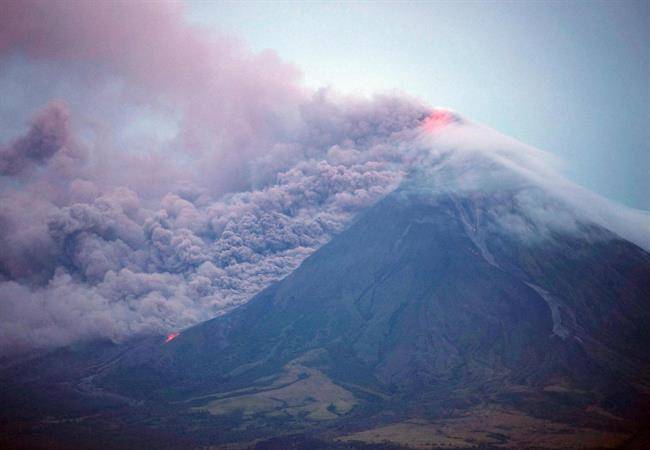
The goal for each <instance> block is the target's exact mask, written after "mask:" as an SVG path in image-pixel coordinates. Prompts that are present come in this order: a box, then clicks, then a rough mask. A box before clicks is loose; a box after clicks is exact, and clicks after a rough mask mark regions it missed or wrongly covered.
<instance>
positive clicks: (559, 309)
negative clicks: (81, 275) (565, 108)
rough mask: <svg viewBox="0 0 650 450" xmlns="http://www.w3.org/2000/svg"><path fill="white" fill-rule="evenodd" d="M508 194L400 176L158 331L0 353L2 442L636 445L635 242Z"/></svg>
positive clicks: (648, 313) (639, 296)
mask: <svg viewBox="0 0 650 450" xmlns="http://www.w3.org/2000/svg"><path fill="white" fill-rule="evenodd" d="M513 198H514V197H513V194H512V193H509V192H501V193H499V194H498V195H497V196H495V195H491V196H490V197H487V196H485V195H483V194H479V193H474V194H473V193H468V194H467V195H463V196H458V195H451V194H436V195H432V194H430V193H428V192H427V191H426V189H423V188H422V187H421V186H419V185H418V184H417V183H412V184H410V185H409V184H407V185H405V186H403V187H402V188H401V189H399V190H398V191H396V192H395V193H393V194H391V195H390V196H388V197H387V198H386V199H384V200H383V201H382V202H380V203H379V204H377V205H375V206H374V207H373V208H371V209H370V210H368V211H367V212H366V213H365V214H364V215H363V216H362V217H361V218H360V219H359V220H357V222H356V223H355V224H354V225H352V226H351V227H350V228H349V229H348V230H346V231H345V232H343V233H342V234H340V235H339V236H337V237H335V238H334V239H333V240H332V241H331V242H330V243H329V244H327V245H325V246H324V247H322V248H321V249H320V250H319V251H317V252H316V253H315V254H313V255H312V256H311V257H309V258H308V259H307V260H305V262H304V263H303V264H302V265H301V266H300V267H299V268H298V269H297V270H296V271H295V272H294V273H292V274H291V275H290V276H288V277H287V278H285V279H283V280H281V281H279V282H278V283H276V284H274V285H272V286H270V287H269V288H267V289H266V290H264V291H263V292H261V293H260V294H258V295H257V296H256V297H254V298H253V299H252V300H251V301H250V302H249V303H247V304H246V305H244V306H242V307H240V308H238V309H236V310H234V311H232V312H230V313H228V314H226V315H224V316H221V317H218V318H216V319H213V320H211V321H208V322H205V323H203V324H200V325H198V326H195V327H193V328H190V329H188V330H183V331H182V332H181V334H180V335H179V336H178V337H176V338H175V339H173V340H171V341H169V342H165V341H166V339H165V337H163V336H146V337H141V338H138V339H133V340H131V341H129V342H125V343H121V344H114V343H110V342H89V343H84V344H79V345H77V346H74V347H69V348H65V349H59V350H56V351H53V352H50V353H48V354H46V355H32V356H31V357H26V356H25V357H23V359H22V360H21V361H16V360H7V361H4V362H3V366H2V367H3V368H2V370H0V379H1V382H2V392H1V398H0V400H1V401H2V405H3V406H2V409H1V411H0V430H1V431H2V433H1V436H2V437H1V438H0V439H1V441H0V444H1V445H2V447H3V448H45V447H48V448H56V447H60V448H66V447H67V448H72V447H74V448H86V447H87V448H126V447H128V448H137V447H150V448H151V447H156V448H192V447H213V448H268V449H275V448H277V449H287V448H310V449H319V448H323V449H325V448H327V449H365V448H375V449H389V448H390V449H393V448H504V447H507V448H553V449H562V448H644V446H645V445H647V444H648V442H649V441H648V436H647V434H644V432H645V427H646V426H647V424H648V423H650V327H649V324H650V255H649V254H648V253H647V252H645V251H644V250H642V249H641V248H639V247H637V246H635V245H633V244H631V243H629V242H627V241H624V240H622V239H620V238H619V237H618V236H616V235H614V234H612V233H610V232H609V231H607V230H605V229H603V228H600V227H598V226H596V225H593V224H590V223H580V224H578V225H577V226H576V227H577V228H576V229H573V230H570V231H563V230H561V229H553V228H548V229H547V228H541V227H540V225H539V223H538V222H536V221H534V220H531V219H529V218H528V217H527V216H526V214H525V213H524V212H523V211H521V210H519V209H518V206H517V203H516V201H514V199H513ZM549 208H551V209H552V208H558V210H561V208H563V206H562V205H560V204H557V205H556V204H554V203H553V202H550V203H549ZM506 212H507V214H510V215H511V216H512V217H515V218H517V219H518V220H519V222H517V223H518V224H519V227H520V228H521V227H524V228H525V230H526V231H525V232H517V231H513V230H511V229H506V228H504V226H503V224H502V223H501V222H500V221H499V220H498V219H499V217H503V215H504V214H505V213H506Z"/></svg>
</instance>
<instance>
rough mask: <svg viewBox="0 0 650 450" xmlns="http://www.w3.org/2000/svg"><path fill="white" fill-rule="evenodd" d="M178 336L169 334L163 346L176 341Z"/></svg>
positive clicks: (177, 334)
mask: <svg viewBox="0 0 650 450" xmlns="http://www.w3.org/2000/svg"><path fill="white" fill-rule="evenodd" d="M179 335H180V333H169V334H168V335H167V339H165V344H167V343H168V342H171V341H173V340H174V339H176V338H177V337H178V336H179Z"/></svg>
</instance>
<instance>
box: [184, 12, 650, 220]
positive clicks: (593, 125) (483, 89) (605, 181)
mask: <svg viewBox="0 0 650 450" xmlns="http://www.w3.org/2000/svg"><path fill="white" fill-rule="evenodd" d="M189 5H190V8H189V10H188V11H187V17H188V19H189V20H190V21H192V22H195V23H200V24H203V25H206V26H210V27H214V28H215V29H218V30H222V31H224V32H226V33H228V34H232V35H234V36H238V37H239V38H240V39H242V40H243V41H244V42H245V43H246V44H247V45H250V46H251V47H252V48H253V50H256V51H259V50H262V49H267V48H268V49H273V50H275V51H276V52H277V53H278V54H279V55H280V57H282V58H283V59H285V60H287V61H290V62H292V63H294V64H295V65H296V66H297V67H298V68H299V69H300V70H301V71H302V72H303V76H304V82H305V83H306V84H307V85H308V86H311V87H316V88H317V87H322V86H328V87H331V88H334V89H336V90H339V91H342V92H347V93H352V94H359V93H364V94H367V95H370V94H373V93H375V92H386V91H391V90H394V89H397V90H400V91H403V92H405V93H407V94H410V95H413V96H417V97H419V98H421V99H423V100H424V101H425V102H427V103H428V104H430V105H432V106H445V107H448V108H451V109H454V110H456V111H457V112H459V113H460V114H462V115H465V116H467V117H469V118H472V119H473V120H477V121H480V122H483V123H486V124H488V125H490V126H492V127H494V128H496V129H498V130H499V131H501V132H503V133H505V134H508V135H511V136H513V137H516V138H517V139H520V140H522V141H524V142H526V143H528V144H530V145H533V146H535V147H538V148H541V149H544V150H547V151H550V152H553V153H555V154H557V155H559V156H560V157H561V158H562V159H563V160H564V161H565V167H564V173H565V174H566V175H567V176H568V177H569V178H571V179H573V180H574V181H576V182H578V183H579V184H581V185H583V186H585V187H587V188H589V189H591V190H594V191H596V192H598V193H600V194H602V195H604V196H606V197H608V198H610V199H614V200H616V201H619V202H621V203H623V204H626V205H629V206H632V207H636V208H641V209H645V210H650V182H649V181H648V179H650V127H648V124H649V123H650V83H649V81H650V80H649V77H650V2H647V1H611V2H598V1H582V2H580V1H534V2H530V1H521V2H511V1H501V2H497V1H486V2H426V1H424V2H383V1H382V2H314V1H309V2H260V1H248V2H205V1H192V2H190V4H189Z"/></svg>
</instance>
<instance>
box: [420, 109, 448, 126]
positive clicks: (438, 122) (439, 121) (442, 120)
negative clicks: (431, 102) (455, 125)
mask: <svg viewBox="0 0 650 450" xmlns="http://www.w3.org/2000/svg"><path fill="white" fill-rule="evenodd" d="M455 121H456V118H455V117H454V114H453V113H452V112H451V111H446V110H444V109H436V110H434V111H433V112H432V113H431V114H430V115H429V117H427V118H426V119H424V123H423V124H422V126H423V127H424V129H425V130H426V131H435V130H438V129H440V128H442V127H444V126H446V125H449V124H450V123H452V122H455Z"/></svg>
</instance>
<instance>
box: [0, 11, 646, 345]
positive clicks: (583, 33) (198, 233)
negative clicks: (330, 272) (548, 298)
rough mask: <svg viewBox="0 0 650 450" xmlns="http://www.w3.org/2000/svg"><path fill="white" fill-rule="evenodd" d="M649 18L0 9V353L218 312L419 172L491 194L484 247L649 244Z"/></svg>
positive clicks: (165, 327) (630, 14) (443, 190)
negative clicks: (607, 239) (558, 242)
mask: <svg viewBox="0 0 650 450" xmlns="http://www.w3.org/2000/svg"><path fill="white" fill-rule="evenodd" d="M647 18H648V7H647V6H644V5H642V4H640V3H620V2H619V3H611V4H604V3H603V4H599V3H576V4H573V3H552V4H551V3H541V2H537V3H521V2H518V3H504V2H499V3H453V4H452V3H414V4H407V3H399V4H397V3H356V4H355V3H345V4H342V3H327V4H324V3H322V4H321V3H275V4H271V3H190V4H184V3H181V2H178V1H175V0H167V1H165V0H157V1H156V2H144V1H143V2H118V1H96V2H90V1H78V0H70V1H55V2H53V1H48V0H5V2H4V3H3V11H2V14H0V100H1V101H0V249H1V251H0V356H2V355H4V354H10V353H14V352H20V351H23V350H30V349H38V348H49V347H52V346H59V345H67V344H70V343H72V342H77V341H79V340H85V339H96V338H102V339H109V340H112V341H114V342H120V341H123V340H124V339H128V338H130V337H132V336H134V335H140V334H152V333H154V334H161V335H164V334H167V333H170V332H175V331H178V330H183V329H185V328H187V327H189V326H192V325H194V324H196V323H198V322H201V321H204V320H207V319H210V318H212V317H215V316H216V315H218V314H223V313H225V312H227V311H228V310H230V309H232V308H234V307H236V306H237V305H240V304H242V303H244V302H246V301H248V300H249V299H250V298H251V297H252V296H253V295H255V294H256V293H257V292H259V291H260V290H261V289H263V288H264V287H266V286H268V285H269V284H270V283H273V282H274V281H276V280H278V279H281V278H283V277H284V276H286V275H288V274H289V273H291V271H292V270H294V269H295V268H296V267H298V265H300V264H301V262H302V261H303V260H304V258H306V257H308V256H309V255H310V254H312V253H313V252H314V251H316V250H317V249H318V248H320V247H321V246H322V245H323V244H325V243H326V242H328V241H329V240H330V239H331V238H332V237H333V236H335V235H336V234H337V233H340V232H341V231H342V230H344V229H345V228H346V227H347V226H349V224H350V223H352V221H354V220H355V218H356V217H358V215H359V214H361V213H362V212H363V211H365V210H366V209H367V208H369V207H370V206H372V205H373V204H375V203H376V202H377V201H379V200H380V199H381V198H383V197H385V196H386V195H388V194H389V193H390V192H392V191H393V190H395V189H396V188H397V187H398V186H400V185H403V183H405V182H407V181H408V180H412V179H415V174H424V176H423V177H417V179H418V180H420V181H421V180H426V183H424V185H423V186H422V189H423V191H425V192H428V193H429V194H430V195H431V198H432V199H433V200H435V199H438V198H445V197H446V196H447V195H449V194H450V193H451V194H452V195H458V196H467V198H474V197H475V196H476V195H478V196H484V195H488V196H489V195H491V194H492V193H494V192H497V193H499V195H496V196H495V197H494V198H495V199H496V200H498V201H496V202H494V203H493V206H494V209H493V210H491V211H490V212H489V214H492V215H495V216H496V217H498V218H499V220H497V221H496V222H498V226H497V225H495V227H496V228H495V229H494V230H492V229H489V230H487V229H486V230H483V231H482V233H486V235H485V236H484V238H486V239H487V237H489V236H490V235H491V234H490V233H492V232H495V233H496V232H506V233H509V234H510V233H514V234H515V235H517V236H520V237H521V239H522V244H525V245H538V244H539V243H540V242H546V241H545V239H552V236H555V235H557V233H560V234H559V235H564V233H570V234H575V235H577V236H581V237H582V238H585V239H592V238H593V236H591V235H584V233H583V231H584V227H583V225H584V223H594V224H597V225H601V226H603V227H605V228H607V229H609V230H610V231H612V232H613V233H614V234H613V235H610V234H606V233H605V234H603V235H602V236H616V235H617V236H619V237H621V238H624V239H627V240H629V241H631V242H633V243H635V244H637V245H639V246H641V247H642V248H644V249H650V213H649V212H647V210H649V209H650V207H649V206H650V205H648V199H649V198H650V195H648V194H649V193H648V182H647V180H646V178H647V175H648V147H647V144H648V130H647V126H646V124H647V123H648V122H649V121H648V111H647V108H648V104H649V102H648V100H649V98H648V88H647V82H646V81H647V80H646V78H647V73H648V58H647V52H646V47H647V44H648V34H647V33H648V32H647V31H645V30H646V28H648V27H644V25H646V22H647ZM321 88H322V89H321ZM436 106H443V107H447V108H452V109H453V110H455V111H457V113H452V112H450V111H449V110H447V109H434V108H435V107H436ZM481 123H485V124H486V125H487V126H483V125H481ZM491 127H492V128H491ZM499 132H501V133H499ZM508 136H513V137H514V138H516V139H519V140H520V141H517V140H516V139H515V140H513V139H512V138H510V137H508ZM527 144H529V145H527ZM537 147H539V148H537ZM561 160H564V161H565V165H564V166H562V165H561V164H560V170H561V171H563V172H558V169H557V165H558V161H561ZM566 175H568V178H567V177H566ZM571 179H572V180H574V181H576V182H578V183H579V184H581V185H584V186H585V187H586V188H587V189H585V188H582V187H580V186H579V185H577V184H575V183H573V182H571V181H570V180H571ZM589 189H591V190H593V191H595V193H592V192H591V191H590V190H589ZM502 194H504V195H505V194H507V195H508V196H511V197H512V198H510V200H508V201H505V202H504V203H502V202H501V200H503V199H504V197H502ZM599 194H602V196H601V195H599ZM608 198H609V199H614V200H615V201H614V202H612V201H610V200H608ZM619 202H620V203H619ZM626 205H629V206H632V207H629V206H626ZM639 208H642V209H639ZM643 208H644V209H645V210H644V209H643ZM496 222H495V223H496ZM549 231H551V232H549ZM540 239H541V240H540Z"/></svg>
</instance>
